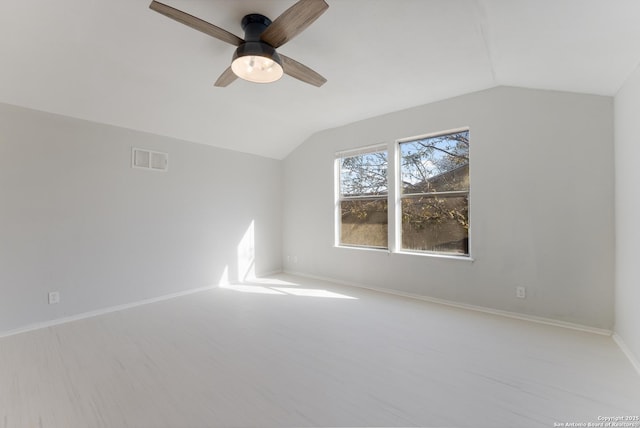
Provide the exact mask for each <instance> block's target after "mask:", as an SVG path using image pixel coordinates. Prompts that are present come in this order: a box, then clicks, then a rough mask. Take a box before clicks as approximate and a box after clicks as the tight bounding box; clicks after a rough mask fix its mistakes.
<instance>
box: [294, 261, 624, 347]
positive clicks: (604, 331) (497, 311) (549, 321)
mask: <svg viewBox="0 0 640 428" xmlns="http://www.w3.org/2000/svg"><path fill="white" fill-rule="evenodd" d="M284 272H285V273H288V274H291V275H297V276H302V277H306V278H311V279H317V280H321V281H328V282H333V283H336V284H340V285H346V286H348V287H356V288H363V289H367V290H372V291H378V292H380V293H386V294H393V295H396V296H401V297H408V298H412V299H419V300H424V301H427V302H431V303H438V304H441V305H446V306H452V307H455V308H461V309H468V310H471V311H477V312H483V313H487V314H492V315H500V316H503V317H507V318H514V319H519V320H523V321H531V322H535V323H538V324H547V325H553V326H556V327H564V328H569V329H571V330H579V331H584V332H588V333H595V334H600V335H604V336H611V335H612V334H613V332H612V331H611V330H607V329H603V328H597V327H591V326H586V325H582V324H576V323H571V322H566V321H560V320H555V319H553V318H544V317H538V316H535V315H527V314H520V313H517V312H510V311H503V310H501V309H493V308H487V307H485V306H477V305H470V304H467V303H459V302H454V301H451V300H445V299H438V298H435V297H429V296H423V295H421V294H413V293H405V292H403V291H397V290H392V289H389V288H378V287H371V286H368V285H364V284H359V283H356V282H350V281H343V280H340V279H336V278H329V277H322V276H317V275H310V274H307V273H303V272H295V271H289V270H285V271H284Z"/></svg>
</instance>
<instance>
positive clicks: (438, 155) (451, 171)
mask: <svg viewBox="0 0 640 428" xmlns="http://www.w3.org/2000/svg"><path fill="white" fill-rule="evenodd" d="M400 155H401V171H400V172H401V176H402V192H403V193H429V192H446V191H453V190H468V189H469V131H464V132H457V133H454V134H448V135H441V136H437V137H429V138H424V139H421V140H415V141H408V142H406V143H401V144H400Z"/></svg>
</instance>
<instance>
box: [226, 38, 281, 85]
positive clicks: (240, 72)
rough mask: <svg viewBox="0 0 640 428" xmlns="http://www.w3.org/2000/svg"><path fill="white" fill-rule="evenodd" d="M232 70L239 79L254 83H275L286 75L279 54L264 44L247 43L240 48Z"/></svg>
mask: <svg viewBox="0 0 640 428" xmlns="http://www.w3.org/2000/svg"><path fill="white" fill-rule="evenodd" d="M231 70H233V72H234V73H235V75H236V76H238V77H239V78H241V79H244V80H248V81H249V82H254V83H271V82H275V81H276V80H278V79H280V78H281V77H282V75H283V74H284V70H283V68H282V61H281V60H280V57H279V56H278V53H277V52H276V50H275V49H274V48H272V47H271V46H269V45H268V44H266V43H264V42H246V43H243V44H241V45H240V46H238V49H236V51H235V53H234V54H233V61H232V62H231Z"/></svg>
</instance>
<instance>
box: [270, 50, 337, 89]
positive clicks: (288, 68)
mask: <svg viewBox="0 0 640 428" xmlns="http://www.w3.org/2000/svg"><path fill="white" fill-rule="evenodd" d="M280 59H281V60H282V68H283V69H284V72H285V73H286V74H288V75H289V76H291V77H295V78H296V79H298V80H301V81H303V82H305V83H308V84H310V85H313V86H317V87H320V86H322V85H324V84H325V83H326V82H327V79H325V78H324V77H322V76H321V75H319V74H318V73H316V72H315V71H313V70H312V69H310V68H309V67H307V66H306V65H304V64H300V63H299V62H298V61H296V60H293V59H291V58H289V57H288V56H284V55H282V54H280Z"/></svg>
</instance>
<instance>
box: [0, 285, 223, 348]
mask: <svg viewBox="0 0 640 428" xmlns="http://www.w3.org/2000/svg"><path fill="white" fill-rule="evenodd" d="M214 288H218V285H208V286H206V287H199V288H192V289H189V290H185V291H179V292H177V293H170V294H165V295H162V296H158V297H152V298H150V299H144V300H139V301H137V302H132V303H125V304H122V305H117V306H109V307H107V308H102V309H96V310H95V311H89V312H83V313H80V314H77V315H71V316H68V317H63V318H56V319H54V320H50V321H43V322H39V323H34V324H29V325H26V326H24V327H20V328H17V329H14V330H8V331H0V338H3V337H8V336H13V335H16V334H21V333H27V332H29V331H33V330H39V329H41V328H47V327H53V326H56V325H59V324H66V323H68V322H72V321H78V320H82V319H85V318H91V317H95V316H98V315H104V314H108V313H111V312H117V311H122V310H124V309H129V308H135V307H136V306H142V305H148V304H149V303H156V302H161V301H163V300H169V299H173V298H176V297H181V296H187V295H189V294H194V293H199V292H201V291H207V290H211V289H214Z"/></svg>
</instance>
